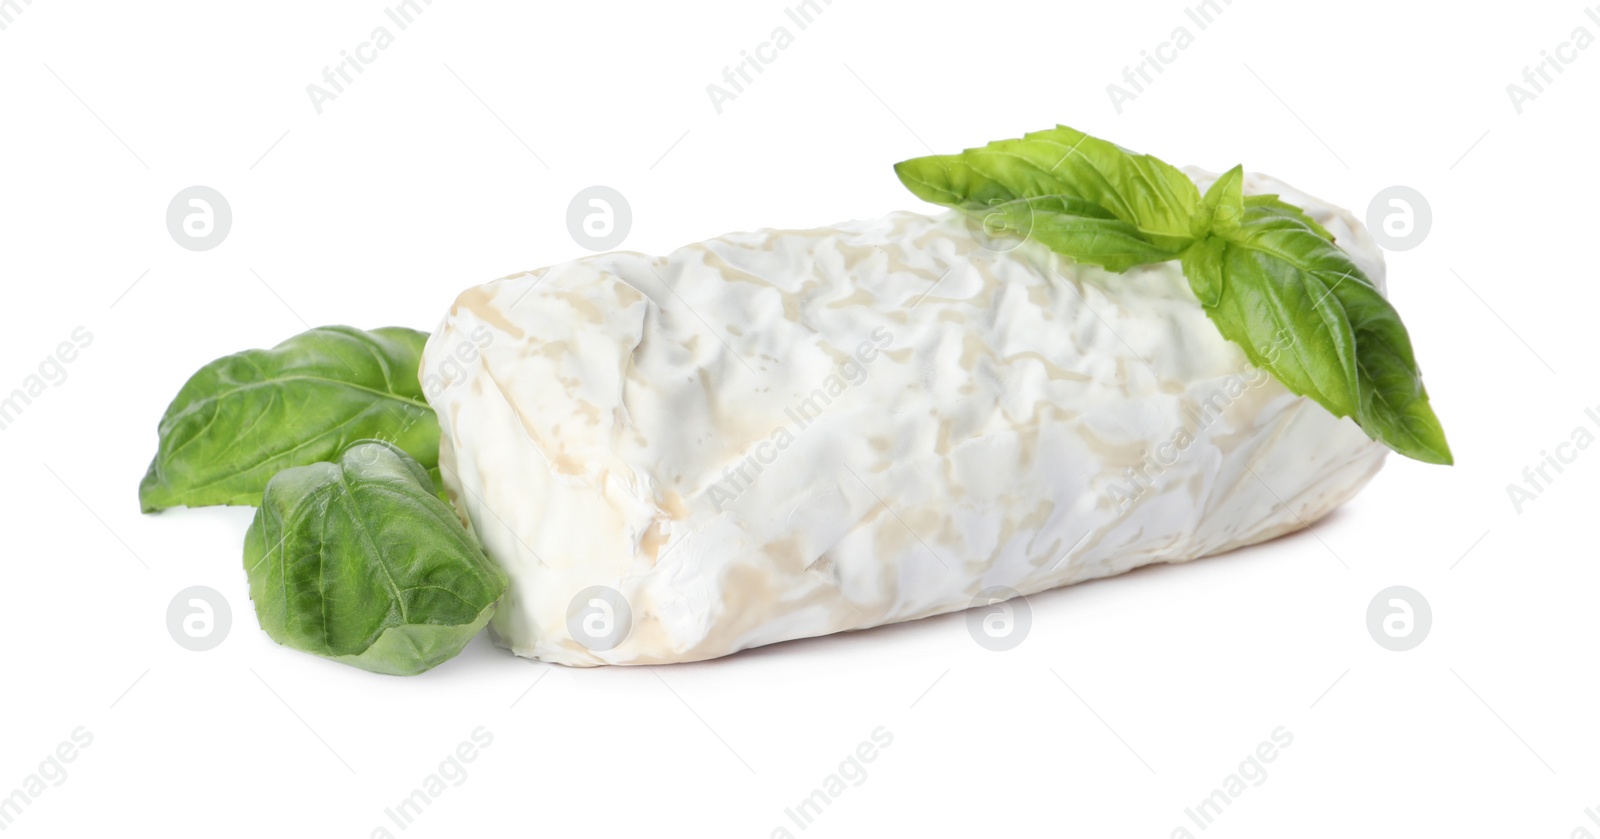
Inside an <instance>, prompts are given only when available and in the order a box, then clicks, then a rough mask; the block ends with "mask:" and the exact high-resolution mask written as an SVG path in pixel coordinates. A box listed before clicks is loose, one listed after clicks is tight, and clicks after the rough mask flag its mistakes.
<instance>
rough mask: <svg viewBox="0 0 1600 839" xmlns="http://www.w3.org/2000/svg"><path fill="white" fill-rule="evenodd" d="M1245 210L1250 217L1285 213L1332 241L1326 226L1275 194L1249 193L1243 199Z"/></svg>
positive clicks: (1331, 235)
mask: <svg viewBox="0 0 1600 839" xmlns="http://www.w3.org/2000/svg"><path fill="white" fill-rule="evenodd" d="M1244 208H1245V212H1246V213H1247V214H1249V215H1250V216H1251V217H1254V218H1259V217H1261V216H1263V215H1285V216H1288V217H1290V218H1293V219H1295V220H1297V221H1299V222H1300V223H1301V224H1304V225H1305V226H1307V227H1309V228H1311V229H1312V230H1315V231H1316V232H1317V235H1318V236H1321V237H1322V238H1324V239H1327V240H1328V241H1330V242H1332V241H1334V238H1333V234H1332V233H1329V232H1328V229H1327V228H1326V227H1323V226H1322V225H1320V224H1317V221H1316V219H1313V218H1312V217H1311V216H1308V215H1306V211H1305V210H1302V209H1300V208H1299V207H1296V206H1295V205H1293V204H1290V203H1289V202H1287V201H1285V200H1283V199H1282V198H1279V197H1278V196H1276V195H1249V196H1246V197H1245V199H1244Z"/></svg>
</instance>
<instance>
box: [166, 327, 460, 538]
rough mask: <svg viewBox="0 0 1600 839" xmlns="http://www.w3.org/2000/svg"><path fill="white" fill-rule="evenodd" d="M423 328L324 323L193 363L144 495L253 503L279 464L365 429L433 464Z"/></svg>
mask: <svg viewBox="0 0 1600 839" xmlns="http://www.w3.org/2000/svg"><path fill="white" fill-rule="evenodd" d="M427 338H428V336H427V333H424V332H418V331H416V330H414V329H404V328H400V327H387V328H384V329H375V330H372V331H371V332H366V331H363V330H360V329H353V328H351V327H348V326H324V327H319V328H317V329H312V330H310V331H309V332H303V333H301V334H299V335H296V336H294V337H293V338H290V339H289V340H287V341H284V342H283V343H281V344H279V345H277V346H276V347H273V348H272V349H270V350H246V351H245V352H241V353H236V354H234V355H230V356H225V357H223V358H219V359H217V360H216V361H213V362H211V363H210V364H207V365H206V366H204V367H202V368H200V370H199V372H197V373H195V374H194V375H193V376H191V377H190V378H189V381H188V382H187V383H185V384H184V386H183V388H182V389H181V390H180V391H178V396H177V398H175V399H173V401H172V404H171V405H169V406H168V407H167V411H166V414H165V415H164V416H163V417H162V418H161V425H160V431H159V436H160V443H159V446H158V448H157V450H156V456H155V459H154V460H153V461H152V462H151V463H150V469H149V471H148V472H147V473H146V474H145V476H144V480H143V481H141V482H140V484H139V504H140V506H141V507H142V508H143V510H144V511H145V512H147V513H148V512H154V511H156V510H163V509H166V508H168V507H176V506H180V505H183V506H189V507H201V506H206V505H211V504H233V505H250V504H255V503H256V502H258V501H259V500H260V499H261V492H262V490H263V489H264V488H265V487H266V485H267V481H268V480H269V479H270V478H271V477H272V476H273V475H274V474H276V473H277V472H278V471H279V470H282V469H285V468H287V467H291V466H303V465H305V464H308V463H316V462H318V461H324V460H331V459H332V458H333V456H334V455H336V454H338V452H339V451H340V450H342V449H343V448H344V447H345V446H346V445H348V444H349V443H351V442H352V441H355V440H360V439H362V438H367V437H379V438H384V439H388V440H391V441H393V442H394V443H396V444H397V445H399V446H400V447H401V448H403V449H405V450H406V451H407V452H408V453H410V454H411V456H412V457H415V458H416V459H417V460H418V461H420V462H421V463H422V464H423V466H424V467H426V468H428V469H434V468H436V467H437V466H438V463H439V423H438V420H437V419H436V418H435V416H434V413H433V410H432V409H430V408H429V407H428V403H427V401H426V400H425V399H424V398H423V393H422V386H421V384H420V383H419V382H418V380H417V365H418V362H419V360H420V359H421V356H422V345H423V343H424V342H426V341H427Z"/></svg>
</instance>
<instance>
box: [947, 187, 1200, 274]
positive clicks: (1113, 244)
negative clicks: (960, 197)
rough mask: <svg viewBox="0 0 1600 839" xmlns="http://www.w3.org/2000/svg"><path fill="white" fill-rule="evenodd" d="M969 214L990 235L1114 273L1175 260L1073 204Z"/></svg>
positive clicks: (1001, 207)
mask: <svg viewBox="0 0 1600 839" xmlns="http://www.w3.org/2000/svg"><path fill="white" fill-rule="evenodd" d="M972 214H973V215H974V216H975V217H976V218H978V219H979V220H980V222H981V223H982V225H983V228H984V230H985V231H986V232H987V233H989V234H991V235H1005V234H1011V235H1014V236H1017V237H1020V238H1032V239H1034V240H1037V241H1038V242H1039V243H1041V244H1043V245H1044V246H1045V247H1048V248H1050V249H1051V250H1052V251H1055V252H1057V253H1061V254H1067V255H1070V256H1071V257H1072V258H1073V259H1074V260H1076V261H1078V262H1081V263H1084V264H1087V265H1100V266H1104V267H1105V268H1106V269H1108V270H1111V271H1116V272H1122V271H1126V270H1128V269H1129V268H1132V267H1134V266H1136V265H1149V264H1151V263H1155V262H1166V261H1167V260H1170V259H1174V258H1176V257H1177V256H1178V254H1179V252H1177V251H1171V250H1167V249H1164V248H1159V247H1157V246H1155V245H1153V244H1151V243H1150V241H1149V240H1148V239H1146V238H1145V237H1144V236H1141V235H1140V234H1139V231H1138V230H1137V229H1136V228H1134V226H1133V225H1131V224H1128V223H1127V222H1125V221H1122V220H1121V219H1116V218H1108V217H1107V216H1108V215H1109V214H1107V213H1106V212H1105V211H1104V210H1102V209H1101V208H1099V207H1096V206H1094V205H1092V204H1088V203H1087V202H1085V201H1083V200H1082V199H1079V198H1069V197H1065V196H1059V195H1047V196H1043V197H1039V198H1019V199H1016V200H1013V201H1005V202H1001V203H997V204H995V205H993V206H991V207H990V208H989V209H988V210H987V211H984V212H977V211H973V213H972Z"/></svg>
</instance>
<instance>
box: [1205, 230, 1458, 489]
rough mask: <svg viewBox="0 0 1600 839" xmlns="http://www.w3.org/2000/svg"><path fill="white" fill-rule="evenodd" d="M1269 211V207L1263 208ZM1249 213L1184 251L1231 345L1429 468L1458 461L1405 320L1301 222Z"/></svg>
mask: <svg viewBox="0 0 1600 839" xmlns="http://www.w3.org/2000/svg"><path fill="white" fill-rule="evenodd" d="M1257 209H1262V208H1257ZM1264 209H1266V210H1267V211H1266V212H1253V213H1252V212H1247V213H1246V217H1245V219H1244V221H1243V222H1242V223H1241V224H1240V225H1239V227H1238V228H1237V229H1234V230H1232V231H1231V232H1228V233H1226V235H1214V236H1213V238H1214V239H1215V240H1216V241H1218V242H1221V245H1220V246H1218V245H1212V244H1209V243H1208V245H1207V246H1206V247H1204V248H1201V247H1196V248H1192V249H1191V250H1190V251H1187V252H1186V253H1185V258H1184V262H1183V267H1184V272H1185V274H1186V275H1187V276H1188V277H1189V281H1190V285H1191V287H1193V288H1194V289H1195V294H1196V296H1197V297H1199V298H1200V299H1201V303H1202V305H1204V306H1205V311H1206V314H1207V315H1209V316H1210V317H1211V320H1212V322H1213V323H1215V324H1216V325H1217V328H1218V329H1219V330H1220V331H1221V332H1222V335H1223V337H1226V338H1227V339H1229V340H1231V341H1233V342H1235V343H1237V344H1239V345H1240V346H1241V347H1243V348H1244V351H1245V354H1246V356H1248V357H1249V359H1250V361H1251V363H1253V364H1255V365H1256V366H1258V367H1263V368H1265V369H1266V370H1267V371H1269V372H1271V373H1272V374H1273V375H1274V376H1275V377H1277V379H1278V380H1279V381H1280V382H1282V383H1283V384H1284V386H1285V387H1287V388H1288V389H1289V390H1291V391H1293V392H1295V393H1297V394H1301V395H1303V396H1308V397H1310V398H1311V399H1313V400H1315V401H1316V402H1317V403H1318V404H1320V405H1322V406H1323V407H1324V408H1327V409H1328V410H1329V411H1330V412H1331V413H1333V414H1334V415H1335V416H1341V417H1344V416H1348V417H1352V418H1353V419H1354V420H1355V421H1356V423H1357V424H1358V425H1360V426H1361V428H1362V429H1363V430H1364V431H1366V432H1367V434H1368V436H1370V437H1372V438H1373V439H1374V440H1377V441H1378V442H1381V443H1383V444H1385V445H1387V446H1388V447H1389V448H1391V449H1394V450H1395V451H1396V452H1399V453H1400V454H1403V455H1405V456H1407V457H1411V458H1415V459H1417V460H1421V461H1424V462H1426V463H1443V464H1448V463H1451V462H1452V458H1451V454H1450V447H1449V444H1448V443H1447V442H1446V441H1445V436H1444V430H1443V428H1442V427H1441V426H1440V424H1439V419H1438V417H1437V416H1435V415H1434V412H1433V408H1432V407H1431V406H1430V405H1429V403H1428V395H1427V391H1426V390H1425V389H1424V388H1423V384H1422V374H1421V372H1420V370H1419V369H1418V368H1417V362H1416V359H1415V357H1414V356H1413V354H1412V350H1411V339H1410V337H1409V335H1408V334H1407V332H1406V328H1405V325H1404V324H1403V323H1402V322H1401V320H1400V316H1399V314H1398V313H1397V312H1396V311H1395V310H1394V307H1393V306H1392V305H1390V303H1389V301H1388V300H1387V299H1385V298H1384V296H1383V295H1382V294H1381V293H1379V291H1378V289H1377V288H1376V287H1375V286H1374V285H1373V284H1372V281H1371V280H1369V279H1368V278H1367V276H1366V275H1365V274H1363V273H1362V271H1361V269H1360V268H1358V267H1357V266H1356V264H1355V263H1354V262H1353V261H1352V260H1351V259H1350V257H1349V256H1348V255H1347V254H1346V253H1345V252H1344V251H1343V250H1341V249H1340V248H1339V247H1338V246H1337V245H1334V244H1333V243H1331V242H1329V241H1328V240H1327V239H1326V238H1324V237H1323V236H1322V235H1321V234H1320V233H1318V232H1317V230H1316V229H1313V228H1312V227H1311V226H1309V225H1307V224H1305V223H1304V222H1303V221H1301V220H1300V219H1298V218H1295V217H1294V216H1293V215H1292V214H1287V213H1282V212H1278V211H1276V210H1274V209H1272V208H1270V207H1267V208H1264Z"/></svg>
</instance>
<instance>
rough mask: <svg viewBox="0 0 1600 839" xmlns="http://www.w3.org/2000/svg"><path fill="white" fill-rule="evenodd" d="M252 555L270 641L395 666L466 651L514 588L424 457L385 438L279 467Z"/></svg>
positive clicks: (390, 669)
mask: <svg viewBox="0 0 1600 839" xmlns="http://www.w3.org/2000/svg"><path fill="white" fill-rule="evenodd" d="M244 566H245V572H246V574H247V575H248V576H249V578H250V598H251V600H253V601H255V607H256V618H257V619H258V620H259V621H260V623H261V628H262V629H263V630H266V633H267V635H268V636H270V637H271V638H272V640H274V641H277V642H278V643H279V644H283V645H284V646H287V647H293V648H294V649H297V650H302V651H304V652H308V653H313V654H315V655H320V656H324V657H327V658H331V659H334V660H335V661H340V662H343V663H345V664H350V665H353V666H355V667H360V668H362V669H363V670H371V671H373V672H375V673H388V674H391V675H397V676H409V675H415V674H417V673H421V672H423V671H424V670H427V669H429V668H431V667H433V666H435V665H437V664H439V663H440V662H443V661H445V660H447V659H449V658H451V657H453V656H454V655H456V653H459V652H461V648H462V647H464V646H466V644H467V642H468V641H470V640H472V637H473V636H474V635H476V634H478V631H479V630H480V629H482V628H483V626H484V624H486V623H488V621H489V618H490V616H491V615H493V613H494V606H495V603H496V602H497V601H498V600H499V599H500V597H501V596H502V595H503V594H504V593H505V589H506V574H505V571H503V570H502V569H501V568H500V567H499V566H498V565H495V564H494V563H493V562H491V561H490V560H489V558H488V557H486V556H485V555H484V552H483V549H482V548H481V547H480V546H479V545H478V542H477V540H476V539H474V538H473V536H472V534H471V533H469V532H467V530H466V529H465V528H464V527H462V525H461V521H460V520H459V519H457V518H456V514H455V511H454V510H452V509H451V508H450V507H449V506H448V505H447V504H445V503H444V502H443V501H440V500H439V499H438V497H436V496H435V495H434V494H433V489H432V486H431V485H430V482H429V479H428V475H427V472H426V471H425V470H424V469H423V468H422V466H421V465H420V464H418V463H417V462H416V461H415V460H413V459H411V458H410V457H409V456H407V455H406V453H405V452H404V451H402V450H401V449H400V448H398V447H397V446H394V445H392V444H390V443H386V442H382V441H377V440H368V441H362V442H358V443H356V444H354V445H352V446H350V447H349V448H348V449H346V450H345V451H344V452H343V453H342V454H341V455H339V458H338V461H337V462H335V463H315V464H312V465H310V466H298V467H295V468H292V469H286V470H284V471H283V472H280V473H278V474H277V475H276V476H274V477H273V478H272V480H271V481H270V482H268V484H267V488H266V492H265V493H264V495H263V497H262V499H261V509H259V510H257V511H256V515H255V519H254V520H253V521H252V522H251V523H250V530H249V532H248V533H246V535H245V543H244Z"/></svg>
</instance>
